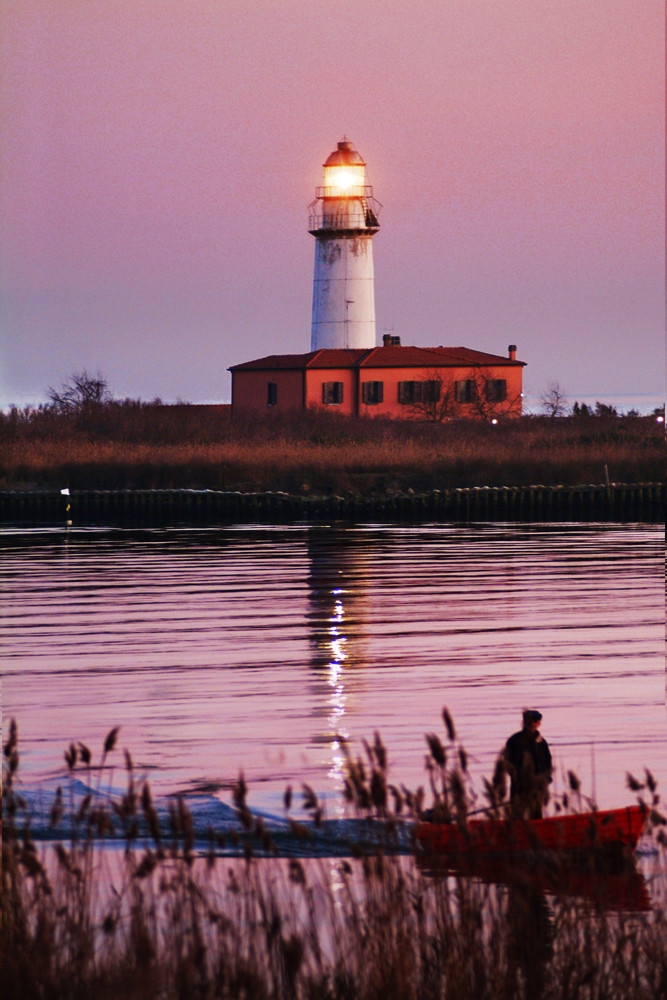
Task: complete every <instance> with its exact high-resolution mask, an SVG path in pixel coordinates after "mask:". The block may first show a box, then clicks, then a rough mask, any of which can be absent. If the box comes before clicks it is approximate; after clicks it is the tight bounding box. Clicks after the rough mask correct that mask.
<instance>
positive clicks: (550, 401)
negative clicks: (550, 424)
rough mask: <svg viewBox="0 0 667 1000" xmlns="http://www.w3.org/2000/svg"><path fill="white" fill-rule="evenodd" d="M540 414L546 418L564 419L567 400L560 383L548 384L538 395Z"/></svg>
mask: <svg viewBox="0 0 667 1000" xmlns="http://www.w3.org/2000/svg"><path fill="white" fill-rule="evenodd" d="M540 405H541V407H542V412H543V413H546V415H547V416H548V417H551V418H554V417H564V416H565V413H566V411H567V399H566V396H565V393H564V391H563V388H562V386H561V384H560V382H555V381H554V382H548V383H547V387H546V389H544V391H543V392H542V393H541V394H540Z"/></svg>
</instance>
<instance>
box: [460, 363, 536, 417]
mask: <svg viewBox="0 0 667 1000" xmlns="http://www.w3.org/2000/svg"><path fill="white" fill-rule="evenodd" d="M454 398H455V402H456V403H458V404H459V405H458V407H457V416H473V415H474V416H479V417H482V418H483V419H484V420H494V419H498V418H499V417H506V416H507V415H508V414H517V415H520V414H521V393H520V392H517V393H515V395H514V396H508V394H507V379H504V378H498V376H497V372H494V371H493V370H491V369H490V368H484V367H480V368H471V369H470V371H469V372H468V373H467V376H466V378H465V379H458V380H457V381H456V382H455V383H454Z"/></svg>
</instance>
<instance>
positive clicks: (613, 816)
mask: <svg viewBox="0 0 667 1000" xmlns="http://www.w3.org/2000/svg"><path fill="white" fill-rule="evenodd" d="M645 821H646V812H645V810H643V809H642V808H641V807H640V806H626V807H625V808H623V809H608V810H606V811H603V812H589V813H572V814H564V815H561V816H549V817H547V818H546V819H534V820H495V819H471V820H468V822H467V824H465V825H462V824H458V823H434V822H422V823H419V824H418V826H417V840H418V842H419V844H420V846H421V848H422V850H423V851H424V852H425V853H428V854H436V855H437V854H454V855H483V854H507V853H515V852H521V851H535V850H538V851H539V850H546V851H557V852H563V851H586V850H595V849H599V848H612V849H613V848H616V849H618V848H627V849H630V850H634V848H635V847H636V846H637V841H638V840H639V837H640V835H641V832H642V829H643V827H644V823H645Z"/></svg>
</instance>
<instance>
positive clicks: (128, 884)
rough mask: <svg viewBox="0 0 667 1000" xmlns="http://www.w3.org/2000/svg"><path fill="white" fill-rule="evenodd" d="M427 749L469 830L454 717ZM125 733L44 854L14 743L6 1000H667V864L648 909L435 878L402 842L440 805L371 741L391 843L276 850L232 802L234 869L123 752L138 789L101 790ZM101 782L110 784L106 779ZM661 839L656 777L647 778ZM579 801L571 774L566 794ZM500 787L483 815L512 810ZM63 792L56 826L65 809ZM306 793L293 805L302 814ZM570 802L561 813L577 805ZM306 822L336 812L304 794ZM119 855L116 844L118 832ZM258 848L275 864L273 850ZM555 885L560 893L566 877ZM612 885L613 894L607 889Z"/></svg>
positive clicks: (365, 778) (362, 791)
mask: <svg viewBox="0 0 667 1000" xmlns="http://www.w3.org/2000/svg"><path fill="white" fill-rule="evenodd" d="M444 721H445V726H446V733H445V734H444V736H443V739H441V738H440V737H439V736H437V734H429V735H428V736H427V745H428V750H429V755H428V768H427V778H428V787H429V788H430V793H431V795H432V797H433V799H434V802H435V803H436V804H437V805H438V806H439V807H440V808H444V807H446V808H447V809H449V810H451V811H452V812H453V813H454V814H456V815H457V816H458V821H459V822H462V823H464V822H465V818H466V815H467V812H468V811H469V808H470V806H471V805H473V804H474V789H473V788H472V786H471V783H470V779H469V776H468V773H467V759H466V755H465V751H464V750H463V748H462V747H460V746H458V745H457V744H456V734H455V731H454V728H453V724H452V723H451V719H448V717H447V716H445V720H444ZM117 735H118V730H117V729H115V730H112V731H111V732H110V733H109V736H108V737H107V740H106V741H105V744H104V747H103V750H102V753H101V755H100V758H99V761H96V760H95V759H94V757H93V754H91V752H90V750H89V749H88V748H87V747H86V746H84V745H83V744H81V743H72V744H70V747H69V748H68V750H67V751H66V755H65V759H66V762H67V767H68V770H69V773H70V775H73V774H74V773H75V772H76V773H78V774H79V777H80V778H81V779H82V780H83V781H84V782H85V783H86V784H87V785H88V786H89V788H90V793H89V794H87V795H86V796H85V797H83V798H82V799H81V800H80V801H77V802H76V803H70V807H73V806H76V808H75V809H74V816H73V818H72V819H71V825H70V827H69V829H68V832H67V836H66V837H64V839H61V840H59V841H57V842H56V843H55V845H54V846H49V845H42V847H41V848H39V849H38V847H37V845H36V844H35V842H34V841H33V839H32V836H31V832H30V827H29V823H28V820H27V818H26V816H25V814H24V810H23V807H22V802H21V797H20V793H19V783H18V772H19V754H18V736H17V730H16V726H15V725H14V724H12V726H11V728H10V733H9V738H8V739H7V742H6V744H5V748H4V779H5V780H4V787H3V814H4V841H3V872H2V878H3V893H2V987H3V991H2V995H3V998H4V1000H30V998H33V997H35V998H37V997H48V998H53V1000H58V998H61V997H62V998H63V1000H64V998H67V1000H79V998H81V1000H83V998H86V1000H87V998H89V997H93V996H94V997H95V998H97V1000H106V998H112V997H114V998H116V997H119V996H122V997H124V998H127V1000H135V998H136V1000H139V998H141V1000H153V998H155V1000H171V998H186V997H187V998H191V997H202V998H229V1000H251V998H252V1000H263V998H266V1000H282V998H292V1000H348V998H349V1000H352V998H354V1000H378V998H383V1000H394V998H395V1000H399V998H400V1000H429V998H433V1000H436V998H442V997H448V998H453V1000H456V998H461V1000H464V998H465V1000H468V998H470V997H475V998H478V1000H487V998H488V1000H491V998H493V1000H506V998H507V1000H509V998H512V1000H521V998H524V997H526V998H527V997H531V998H532V997H536V998H540V997H544V998H547V997H548V998H550V1000H566V998H567V1000H578V998H582V1000H583V998H590V997H595V998H596V1000H612V998H613V1000H649V998H650V1000H654V998H655V997H658V996H664V995H665V986H666V985H667V940H666V937H665V918H666V917H667V899H666V893H665V880H666V877H667V876H666V869H665V861H666V859H665V855H664V853H663V854H662V856H661V867H660V871H659V875H658V876H657V879H658V884H657V885H656V886H654V896H655V899H656V902H655V903H654V905H653V908H652V909H651V910H650V911H649V912H640V913H623V912H620V913H619V912H615V913H613V912H609V911H608V910H605V909H604V907H603V906H602V904H601V902H600V904H599V905H598V904H597V903H596V901H595V900H593V902H592V903H588V904H584V903H581V902H577V901H576V899H574V898H571V897H569V896H567V895H566V894H565V893H559V892H558V891H557V890H555V891H554V894H553V895H552V896H550V897H549V901H548V903H547V902H546V901H545V898H544V897H543V896H540V895H538V896H536V895H535V894H534V893H533V892H532V891H531V889H530V887H529V884H528V883H527V882H526V883H525V884H522V883H521V882H517V883H516V884H515V885H514V886H511V885H510V886H498V885H493V884H490V883H485V882H484V881H481V880H475V879H471V878H467V877H464V876H460V875H458V876H451V875H449V876H448V875H446V874H445V875H443V874H438V873H437V872H433V871H431V872H429V871H425V870H423V868H422V867H420V866H419V865H418V864H417V863H416V861H415V859H414V858H413V857H411V856H410V855H406V854H397V853H396V845H397V842H398V832H399V830H400V829H401V828H402V825H403V824H406V823H407V824H409V823H410V822H411V821H412V820H413V819H414V817H415V816H416V815H417V813H418V812H419V811H420V809H421V807H422V805H423V803H424V797H425V792H424V790H423V789H417V790H415V791H410V790H408V789H406V788H404V787H403V786H396V785H392V784H391V783H390V782H389V769H388V763H387V753H386V749H385V748H384V746H383V744H382V743H381V741H380V739H379V738H378V737H377V736H376V738H375V740H374V741H373V742H372V743H365V744H364V754H363V755H361V756H359V757H354V756H353V755H352V753H351V751H349V750H347V751H346V753H347V771H346V773H347V778H346V785H345V789H346V796H347V798H348V800H349V803H350V808H351V809H354V810H355V813H356V815H357V816H361V817H364V818H366V819H367V820H368V821H369V823H371V822H372V824H373V828H374V829H375V830H378V829H379V830H380V831H381V837H380V839H379V840H378V841H377V842H376V846H375V848H373V849H372V850H368V849H367V850H366V851H363V850H361V849H360V848H359V847H358V846H357V847H356V848H355V849H354V850H352V849H351V851H350V857H349V858H339V859H336V860H335V861H332V860H331V859H328V860H326V861H324V860H316V859H308V858H291V859H289V858H281V857H277V856H274V855H275V852H276V848H275V845H274V844H272V843H271V840H270V838H269V837H268V835H267V833H266V830H265V829H264V827H263V825H262V823H261V821H259V820H258V819H256V818H255V817H253V815H252V813H251V811H250V810H249V808H248V805H247V788H246V786H245V782H244V781H243V779H242V778H240V779H239V782H238V783H237V786H236V788H235V790H234V796H233V797H234V803H235V805H236V808H237V810H238V816H239V820H240V824H239V828H240V833H239V835H238V837H237V838H235V840H236V844H235V852H236V854H237V855H238V856H236V857H222V856H221V851H223V850H226V849H227V848H228V847H229V844H228V843H225V842H224V839H223V838H221V837H220V836H219V835H218V834H216V831H214V830H210V831H209V837H208V846H207V847H200V846H199V845H198V844H197V843H196V841H195V834H194V829H193V823H192V817H191V816H190V814H189V812H188V810H187V808H186V806H185V804H184V802H183V801H182V799H176V800H175V801H174V802H173V803H172V805H171V807H170V810H169V817H168V822H167V824H166V825H165V823H164V822H163V821H161V819H160V817H159V816H158V813H157V811H156V809H155V805H154V803H153V801H152V797H151V792H150V787H149V785H148V784H146V783H145V782H143V781H141V782H139V781H138V780H137V778H136V776H135V771H134V767H133V763H132V759H131V756H130V755H129V754H128V753H127V752H125V770H126V790H125V794H124V795H123V796H122V798H121V799H120V800H114V801H109V800H108V799H107V798H105V797H104V796H103V795H102V794H101V791H100V786H101V774H102V772H103V768H104V767H105V764H106V762H107V759H108V758H110V757H111V755H113V754H114V753H116V750H115V745H116V741H117ZM96 776H97V777H96ZM633 782H634V786H635V788H636V790H637V791H639V792H641V793H642V794H643V795H645V796H647V801H646V808H647V811H650V813H651V816H652V818H653V821H654V823H655V824H657V825H658V827H659V829H658V831H657V835H656V837H655V841H656V844H658V845H660V849H661V850H664V844H665V837H664V835H663V833H662V824H664V819H663V817H662V816H661V815H660V814H659V813H658V810H657V805H658V802H659V799H658V794H657V790H656V786H655V782H654V780H653V778H652V777H651V776H650V774H649V773H648V772H646V776H645V780H643V781H641V782H638V781H636V780H634V779H633ZM571 785H572V787H573V789H575V788H576V789H577V793H578V792H579V789H578V788H577V782H576V779H575V780H574V781H572V782H571ZM499 789H500V785H499V782H498V781H495V782H492V783H488V785H487V786H486V794H487V798H488V800H489V801H488V803H487V804H488V805H490V806H495V807H496V808H497V807H498V805H499V802H498V796H499V794H500V791H499ZM65 798H66V796H63V794H62V792H59V793H58V794H57V795H56V798H55V800H54V803H53V807H52V811H51V824H52V826H53V827H54V829H57V828H58V827H59V826H60V825H62V824H63V822H64V819H63V813H64V811H65V810H66V808H67V803H66V802H65V801H64V799H65ZM291 799H292V796H291V791H288V792H287V793H286V796H285V804H286V808H289V806H290V804H291ZM565 804H566V803H561V805H565ZM303 808H304V810H305V812H306V813H307V814H308V816H309V817H310V823H308V824H305V823H303V822H301V821H300V822H294V823H293V832H294V835H295V836H299V835H300V836H303V837H306V836H307V831H308V829H312V828H313V827H315V828H317V826H318V824H320V823H322V821H323V806H322V804H321V803H320V802H319V801H318V799H317V796H316V795H315V793H314V792H313V791H312V789H310V788H304V794H303ZM111 837H113V838H115V839H114V840H113V841H112V842H113V843H115V844H118V838H120V842H121V844H122V850H119V849H116V850H112V849H111V848H110V846H109V842H110V841H109V838H111ZM260 851H261V853H262V854H263V856H262V857H258V856H257V855H258V853H259V852H260ZM556 881H557V880H556ZM602 884H603V883H602Z"/></svg>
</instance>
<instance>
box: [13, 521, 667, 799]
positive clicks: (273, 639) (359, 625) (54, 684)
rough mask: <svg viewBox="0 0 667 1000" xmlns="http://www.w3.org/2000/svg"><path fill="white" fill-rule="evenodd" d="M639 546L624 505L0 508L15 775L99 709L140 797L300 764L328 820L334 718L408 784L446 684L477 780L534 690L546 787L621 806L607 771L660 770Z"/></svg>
mask: <svg viewBox="0 0 667 1000" xmlns="http://www.w3.org/2000/svg"><path fill="white" fill-rule="evenodd" d="M662 549H663V532H662V530H661V529H658V528H657V527H654V526H627V525H623V526H614V525H565V526H563V525H558V526H548V525H547V526H544V525H530V526H527V525H499V524H495V525H494V524H485V525H480V526H465V527H463V526H441V525H438V526H428V525H427V526H421V527H396V526H374V525H369V526H357V527H349V528H343V527H340V528H330V527H308V526H295V527H286V528H278V529H276V528H266V527H252V526H250V527H248V526H242V527H234V526H233V527H228V528H210V529H201V528H193V529H187V528H174V529H165V530H132V531H130V530H121V529H70V530H65V529H63V530H60V529H54V530H50V531H44V530H37V529H35V530H32V531H23V532H21V533H19V532H18V529H16V530H13V529H5V530H4V531H2V532H0V586H1V588H2V615H3V651H2V658H3V725H4V727H5V728H4V732H5V734H6V732H7V723H8V720H9V719H10V718H16V720H17V722H18V725H19V736H20V750H21V767H20V773H21V776H22V783H23V784H22V787H23V789H24V791H26V792H27V793H30V791H31V790H33V789H36V788H40V789H43V788H50V787H54V786H55V784H56V783H57V782H60V781H61V780H62V775H63V772H64V762H63V752H64V750H65V749H66V748H67V746H68V745H69V743H70V742H72V741H78V740H80V741H82V742H84V743H85V744H86V745H88V746H89V747H90V748H91V750H92V751H93V754H94V756H95V757H96V759H99V754H100V750H101V746H102V743H103V741H104V738H105V736H106V734H107V733H108V732H109V730H110V729H111V728H112V727H114V726H120V727H121V729H120V735H119V749H120V748H123V747H127V748H128V749H129V750H130V751H131V753H132V756H133V759H134V762H135V766H136V768H137V770H138V772H139V773H141V774H145V775H147V776H148V777H149V778H150V780H151V784H152V787H153V791H154V794H156V796H158V797H159V796H161V795H167V794H169V793H173V792H176V791H184V792H186V793H187V794H189V796H190V801H191V803H192V805H193V809H194V810H195V812H196V811H197V810H199V811H200V812H201V815H202V816H206V817H209V818H213V819H215V818H216V817H219V818H222V817H224V816H225V815H226V813H225V810H226V808H227V806H226V804H227V803H229V802H230V800H231V797H230V787H231V785H232V784H233V782H234V781H235V780H236V778H237V776H238V774H239V772H240V770H241V769H242V770H243V772H244V775H245V778H246V780H247V782H248V784H249V787H250V794H249V803H250V805H251V807H252V808H254V809H257V810H261V811H265V812H267V813H270V814H273V815H276V816H277V815H280V814H281V812H282V796H283V792H284V789H285V787H286V785H287V784H291V785H292V786H293V788H294V790H295V794H296V793H298V791H299V790H300V787H301V784H302V783H304V782H305V783H308V784H309V785H311V786H312V787H313V788H314V789H315V790H316V791H317V793H318V794H319V795H320V796H322V797H323V799H324V800H325V802H326V808H327V814H328V815H329V816H330V817H334V818H335V817H340V816H342V815H343V812H344V806H343V799H342V768H343V758H342V752H341V747H340V737H341V736H344V737H346V738H347V739H349V740H351V742H352V746H353V748H354V749H355V752H361V740H362V738H364V737H366V738H369V739H371V738H372V737H373V733H374V732H375V731H376V730H377V731H379V733H380V734H381V736H382V739H383V740H384V742H385V744H386V746H387V748H388V752H389V760H390V780H392V781H394V782H395V783H396V784H400V783H403V784H405V785H407V786H408V787H411V788H415V787H416V786H418V785H419V784H424V782H425V774H424V766H423V764H424V753H425V741H424V733H425V732H427V731H435V732H438V733H439V734H441V735H442V736H443V737H444V728H443V724H442V719H441V710H442V708H443V706H445V705H447V706H448V708H449V710H450V712H451V714H452V716H453V718H454V720H455V723H456V726H457V730H458V738H459V740H460V742H461V743H463V744H464V745H465V747H466V749H467V750H468V752H469V754H470V768H471V774H472V777H473V779H474V781H475V783H476V785H477V787H478V788H480V783H481V776H482V775H490V773H491V772H492V770H493V764H494V761H495V757H496V754H497V752H498V750H499V749H500V747H501V746H502V744H503V743H504V740H505V739H506V738H507V736H508V735H509V734H510V733H511V732H513V731H514V730H515V729H517V728H518V727H519V722H520V713H521V710H522V709H523V707H524V706H530V707H533V706H534V707H538V708H540V710H541V711H542V712H543V713H544V721H543V732H544V735H545V736H546V737H547V739H548V740H549V743H550V746H551V748H552V752H553V754H554V758H555V763H556V775H555V782H554V788H555V790H556V791H563V790H564V788H565V777H564V776H565V772H566V770H567V769H573V770H575V771H576V772H577V773H578V774H579V776H580V778H581V779H582V781H583V784H584V787H585V789H586V790H587V791H588V792H589V793H590V794H593V795H594V796H595V798H596V799H597V801H598V803H599V805H600V807H601V808H612V807H614V806H617V805H623V804H625V803H627V802H628V801H632V800H633V796H632V795H630V793H628V791H627V790H626V788H625V773H626V771H628V770H629V771H633V772H635V773H637V774H639V775H641V774H642V769H643V767H644V766H648V767H650V768H651V769H652V770H653V771H654V773H655V774H656V777H658V779H659V781H661V782H662V787H663V791H664V787H665V779H666V778H667V766H666V765H667V752H666V751H667V731H666V730H667V727H666V725H665V666H664V599H663V570H662V565H663V564H662ZM112 760H115V761H116V769H115V770H114V771H113V772H111V771H109V772H107V774H106V776H105V781H107V782H108V783H109V784H110V785H112V786H114V787H116V786H117V787H118V788H121V787H122V786H123V781H124V779H123V760H122V754H121V753H119V752H118V751H116V752H115V754H114V755H112ZM81 780H82V787H83V786H85V784H86V780H87V778H86V776H85V775H82V776H81ZM297 798H298V796H297Z"/></svg>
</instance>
